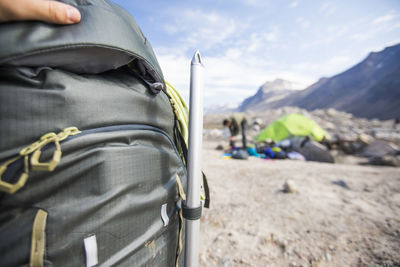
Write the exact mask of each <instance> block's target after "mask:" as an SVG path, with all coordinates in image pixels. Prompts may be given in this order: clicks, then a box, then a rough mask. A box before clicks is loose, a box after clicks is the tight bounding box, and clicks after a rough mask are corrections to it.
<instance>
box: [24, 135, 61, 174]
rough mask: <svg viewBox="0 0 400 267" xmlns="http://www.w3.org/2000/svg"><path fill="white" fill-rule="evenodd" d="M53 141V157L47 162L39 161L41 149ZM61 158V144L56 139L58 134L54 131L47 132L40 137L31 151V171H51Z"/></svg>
mask: <svg viewBox="0 0 400 267" xmlns="http://www.w3.org/2000/svg"><path fill="white" fill-rule="evenodd" d="M50 143H54V144H55V145H56V150H55V151H54V153H53V157H52V159H51V160H50V161H49V162H44V163H42V162H39V158H40V155H41V154H42V151H41V149H42V148H43V147H45V146H46V145H47V144H50ZM60 160H61V146H60V142H59V141H58V136H57V134H55V133H48V134H45V135H43V136H42V137H41V138H40V145H39V146H38V148H37V149H36V151H35V152H33V154H32V157H31V166H32V170H33V171H53V170H54V169H55V168H56V167H57V165H58V163H60Z"/></svg>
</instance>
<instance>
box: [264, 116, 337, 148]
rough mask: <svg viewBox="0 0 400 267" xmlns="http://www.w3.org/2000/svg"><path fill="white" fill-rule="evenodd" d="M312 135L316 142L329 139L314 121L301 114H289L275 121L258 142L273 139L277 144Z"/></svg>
mask: <svg viewBox="0 0 400 267" xmlns="http://www.w3.org/2000/svg"><path fill="white" fill-rule="evenodd" d="M308 135H312V136H313V137H314V139H315V140H317V141H322V140H323V139H324V137H325V138H329V136H328V134H327V133H326V132H325V131H324V130H323V129H322V128H321V127H320V126H319V125H318V124H317V123H316V122H314V121H313V120H311V119H309V118H306V117H305V116H303V115H301V114H295V113H293V114H289V115H286V116H283V117H282V118H280V119H278V120H276V121H274V122H273V123H271V124H270V125H269V126H267V127H266V128H265V129H264V131H262V132H261V133H260V135H259V136H258V137H257V140H258V141H260V142H263V141H265V140H266V139H272V140H274V141H275V142H279V141H281V140H284V139H287V138H291V137H294V136H308Z"/></svg>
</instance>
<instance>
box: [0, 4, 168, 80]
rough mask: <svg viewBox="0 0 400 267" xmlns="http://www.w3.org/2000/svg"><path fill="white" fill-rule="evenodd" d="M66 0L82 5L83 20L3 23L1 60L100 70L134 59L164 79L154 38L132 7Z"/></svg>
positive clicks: (141, 69)
mask: <svg viewBox="0 0 400 267" xmlns="http://www.w3.org/2000/svg"><path fill="white" fill-rule="evenodd" d="M62 2H64V3H67V4H70V5H73V6H75V7H76V8H78V9H79V11H80V12H81V14H82V19H81V22H80V23H78V24H73V25H57V24H49V23H44V22H38V21H24V22H10V23H3V24H0V43H1V49H0V66H17V67H20V66H24V67H54V68H60V69H64V70H67V71H71V72H74V73H79V74H84V73H91V74H95V73H100V72H104V71H108V70H112V69H116V68H119V67H121V66H124V65H128V64H129V66H130V67H131V68H133V69H134V70H135V72H136V73H137V74H139V75H140V76H141V77H142V78H144V79H145V81H147V82H150V83H162V84H164V78H163V75H162V71H161V68H160V66H159V64H158V62H157V59H156V57H155V55H154V52H153V49H152V48H151V46H150V43H149V42H148V40H147V39H146V37H145V36H144V35H143V33H142V31H141V30H140V28H139V26H138V25H137V23H136V22H135V20H134V19H133V17H132V16H131V15H130V14H129V13H128V12H127V11H126V10H124V9H123V8H121V7H120V6H118V5H116V4H114V3H112V2H111V1H107V0H63V1H62Z"/></svg>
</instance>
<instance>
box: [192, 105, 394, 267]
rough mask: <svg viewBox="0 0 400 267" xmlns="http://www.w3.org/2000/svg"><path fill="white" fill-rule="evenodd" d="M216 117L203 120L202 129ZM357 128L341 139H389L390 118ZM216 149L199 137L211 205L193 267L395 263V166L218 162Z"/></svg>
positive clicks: (205, 214)
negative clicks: (356, 135) (358, 136)
mask: <svg viewBox="0 0 400 267" xmlns="http://www.w3.org/2000/svg"><path fill="white" fill-rule="evenodd" d="M320 112H324V113H325V112H327V111H320ZM331 112H335V111H331ZM281 115H283V114H281ZM213 116H217V115H213ZM220 116H221V115H220ZM324 116H325V117H326V113H325V114H324ZM277 117H280V116H277ZM218 119H219V118H218ZM314 119H315V117H314ZM215 120H216V117H214V119H210V118H209V117H206V118H205V123H206V125H205V126H206V127H205V128H206V129H212V128H213V126H212V123H213V122H214V121H215ZM263 120H264V123H265V122H266V121H267V120H266V119H265V118H264V119H263ZM270 120H271V121H272V120H273V119H270ZM348 120H355V121H357V119H354V118H349V119H348ZM361 121H362V119H361ZM210 122H211V123H210ZM219 123H220V122H219V121H218V124H219ZM333 123H334V122H333ZM357 123H358V122H353V123H352V124H351V125H348V128H347V129H348V130H347V131H345V129H344V128H343V129H342V130H343V134H349V133H352V132H354V131H353V130H349V128H353V129H361V130H362V133H364V132H366V131H369V130H373V129H378V128H379V129H381V130H375V131H376V133H378V132H379V131H380V132H381V133H382V132H386V133H387V134H389V135H390V134H392V135H396V132H394V134H393V131H392V132H390V130H387V129H390V127H392V123H391V122H389V121H388V122H380V121H377V122H372V124H373V123H375V124H376V125H375V126H371V121H367V122H365V125H364V126H365V127H364V128H362V127H361V126H362V125H361V123H360V124H357ZM385 125H386V126H385ZM321 126H322V125H321ZM337 126H338V124H336V126H335V128H337ZM370 135H371V136H372V137H373V138H377V137H376V136H374V135H373V132H370ZM386 137H387V135H386ZM386 137H385V138H386ZM390 138H391V139H390V140H391V141H392V142H393V144H395V140H394V138H393V136H391V137H390ZM225 142H226V141H225ZM218 144H225V143H224V142H223V141H222V139H221V137H218V136H217V135H216V136H213V135H210V134H209V132H206V136H205V140H204V143H203V169H204V171H205V173H206V174H207V176H208V180H209V185H210V188H211V208H210V209H208V210H204V212H203V217H202V220H201V242H200V266H400V168H396V167H387V166H371V165H368V166H362V165H356V164H357V163H359V160H354V161H351V160H343V161H341V163H335V164H327V163H317V162H302V161H291V160H263V159H258V158H250V159H248V160H235V159H223V158H222V157H221V153H222V152H221V151H217V150H215V147H216V146H217V145H218ZM285 183H286V190H284V189H285Z"/></svg>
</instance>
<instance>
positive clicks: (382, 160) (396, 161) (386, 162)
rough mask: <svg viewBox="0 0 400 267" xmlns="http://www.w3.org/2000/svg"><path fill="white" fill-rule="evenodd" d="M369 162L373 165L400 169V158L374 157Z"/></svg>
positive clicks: (388, 156) (389, 156)
mask: <svg viewBox="0 0 400 267" xmlns="http://www.w3.org/2000/svg"><path fill="white" fill-rule="evenodd" d="M368 162H369V164H372V165H383V166H392V167H400V156H391V155H386V156H383V157H373V158H370V159H369V161H368Z"/></svg>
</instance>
